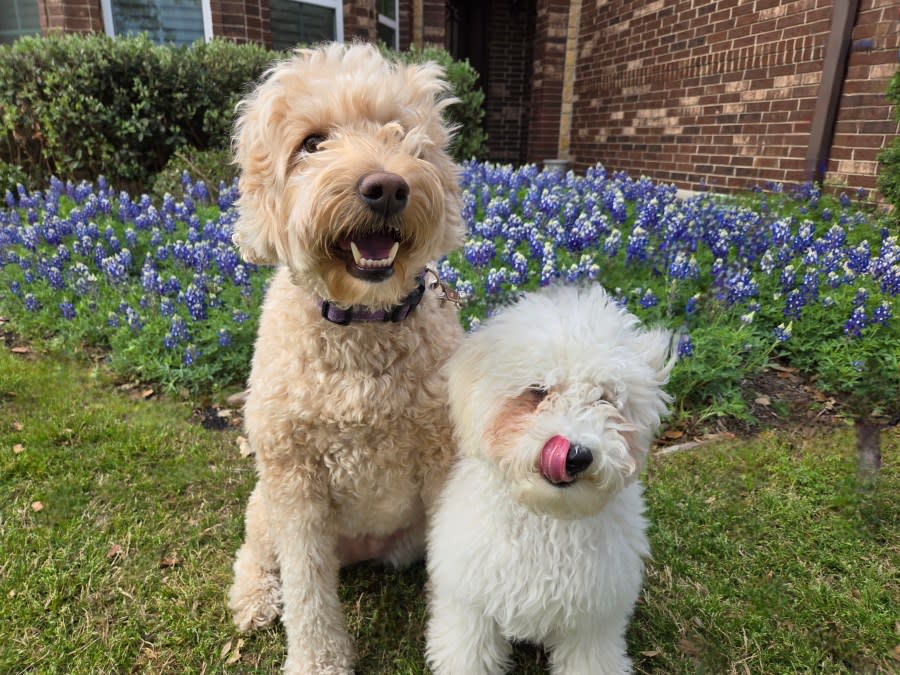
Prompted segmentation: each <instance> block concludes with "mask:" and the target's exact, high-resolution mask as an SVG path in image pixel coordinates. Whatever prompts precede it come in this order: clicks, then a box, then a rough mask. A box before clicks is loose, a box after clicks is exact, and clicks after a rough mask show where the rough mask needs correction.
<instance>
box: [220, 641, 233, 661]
mask: <svg viewBox="0 0 900 675" xmlns="http://www.w3.org/2000/svg"><path fill="white" fill-rule="evenodd" d="M230 651H231V640H229V641H228V642H226V643H225V644H224V645H222V649H221V650H219V658H220V659H224V658H225V657H226V656H227V655H228V652H230Z"/></svg>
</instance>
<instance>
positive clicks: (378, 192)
mask: <svg viewBox="0 0 900 675" xmlns="http://www.w3.org/2000/svg"><path fill="white" fill-rule="evenodd" d="M357 190H358V191H359V196H360V197H362V200H363V201H364V202H365V203H366V205H367V206H368V207H369V208H370V209H372V210H373V211H375V213H377V214H379V215H382V216H384V217H385V218H388V217H390V216H396V215H397V214H398V213H400V212H401V211H402V210H403V209H405V208H406V201H407V199H408V198H409V185H408V184H407V182H406V181H405V180H403V177H402V176H398V175H397V174H395V173H387V172H386V171H376V172H374V173H370V174H366V175H365V176H363V177H362V179H361V180H360V181H359V186H358V187H357Z"/></svg>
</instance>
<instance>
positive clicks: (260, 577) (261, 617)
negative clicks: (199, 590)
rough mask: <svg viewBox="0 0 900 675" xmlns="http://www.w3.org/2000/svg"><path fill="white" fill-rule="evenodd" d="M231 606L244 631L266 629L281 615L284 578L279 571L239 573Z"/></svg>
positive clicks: (232, 612)
mask: <svg viewBox="0 0 900 675" xmlns="http://www.w3.org/2000/svg"><path fill="white" fill-rule="evenodd" d="M228 608H229V609H230V610H231V616H232V619H233V620H234V625H235V626H237V629H238V630H239V631H241V632H244V631H248V630H255V629H257V628H263V627H265V626H268V625H269V624H270V623H272V622H273V621H274V620H275V619H276V618H278V616H279V615H280V614H281V581H280V580H279V578H278V574H277V573H276V572H259V573H258V574H254V575H252V576H247V575H242V576H236V577H235V580H234V584H233V585H232V587H231V591H229V593H228Z"/></svg>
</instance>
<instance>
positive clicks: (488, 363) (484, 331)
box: [427, 286, 673, 675]
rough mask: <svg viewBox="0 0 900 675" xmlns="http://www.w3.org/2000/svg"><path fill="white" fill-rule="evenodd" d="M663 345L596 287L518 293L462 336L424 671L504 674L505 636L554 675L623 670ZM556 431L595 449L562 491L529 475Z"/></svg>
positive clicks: (663, 370) (432, 557)
mask: <svg viewBox="0 0 900 675" xmlns="http://www.w3.org/2000/svg"><path fill="white" fill-rule="evenodd" d="M670 342H671V339H670V336H669V334H668V333H666V332H665V331H663V330H658V329H654V330H644V329H642V328H640V327H639V326H638V321H637V319H636V318H635V317H634V316H633V315H631V314H629V313H628V312H626V311H625V310H623V309H621V308H619V307H617V306H616V305H615V303H614V302H613V301H612V300H611V299H610V298H609V297H608V295H607V294H606V292H605V291H604V290H603V289H602V288H601V287H599V286H594V287H591V288H584V289H576V288H553V289H549V290H547V291H544V292H541V293H536V294H533V295H530V296H526V297H525V298H524V299H522V300H521V301H520V302H519V303H517V304H516V305H514V306H512V307H510V308H507V309H505V310H504V311H502V312H501V313H500V314H499V315H498V316H496V317H494V318H493V319H491V320H489V321H488V322H487V323H486V324H485V325H484V326H483V327H481V328H480V329H479V330H478V331H477V332H475V333H473V334H472V335H470V336H468V337H467V338H466V339H465V340H464V341H463V345H462V346H461V347H460V349H459V350H458V351H457V352H456V354H455V355H454V356H453V357H452V358H451V360H450V362H449V364H448V371H449V391H450V407H451V419H452V421H453V424H454V430H455V433H456V437H457V441H458V444H459V447H460V458H459V459H458V461H457V463H456V464H455V466H454V468H453V469H452V470H451V475H450V478H449V479H448V481H447V484H446V486H445V489H444V492H443V493H442V495H441V496H440V498H439V500H438V507H437V511H436V513H435V515H434V518H433V520H432V521H431V523H430V526H429V533H428V573H429V583H430V603H429V610H430V616H429V621H428V629H427V658H428V663H429V665H430V666H431V668H432V669H433V670H434V672H435V673H437V674H438V675H458V674H460V673H465V674H466V675H478V674H481V673H501V672H505V671H506V670H507V669H508V667H509V655H510V646H509V643H508V640H510V639H515V640H526V641H531V642H536V643H542V644H543V645H544V646H545V647H546V648H547V649H548V650H549V652H550V664H551V668H552V671H553V672H554V673H558V674H560V675H561V674H563V673H564V674H566V675H601V674H606V673H624V672H629V671H630V661H629V659H628V657H627V654H626V650H625V638H624V633H625V628H626V626H627V623H628V619H629V617H630V614H631V612H632V608H633V606H634V603H635V601H636V599H637V597H638V593H639V591H640V586H641V580H642V575H643V559H644V558H645V557H646V556H647V555H648V554H649V544H648V541H647V538H646V534H645V530H646V521H645V519H644V516H643V510H644V505H643V499H642V496H641V486H640V484H639V482H638V481H637V476H638V474H639V472H640V469H641V466H642V464H643V461H644V458H645V456H646V452H647V450H648V447H649V444H650V442H651V440H652V437H653V434H654V431H655V429H656V428H657V426H658V425H659V422H660V417H661V416H662V415H664V414H665V413H666V410H667V404H668V402H669V400H670V399H669V397H668V396H667V395H666V394H665V392H663V390H662V385H663V384H664V383H665V382H666V380H667V378H668V374H669V371H670V369H671V367H672V363H673V361H672V360H671V359H670V358H669V353H670ZM535 392H538V394H537V395H535ZM556 435H560V436H563V437H565V438H566V439H568V440H570V441H571V442H572V443H577V444H580V445H583V446H586V447H588V448H589V449H590V450H591V452H592V455H593V461H592V463H591V465H590V466H589V467H588V468H587V470H585V471H584V473H582V474H579V475H578V477H577V478H576V480H575V481H574V482H573V483H572V484H570V485H568V486H565V487H560V486H557V485H553V484H551V483H550V482H549V481H548V480H547V479H546V478H545V477H544V476H543V475H542V474H541V472H540V456H541V450H542V448H543V447H544V444H545V443H546V442H547V441H548V439H550V438H552V437H553V436H556Z"/></svg>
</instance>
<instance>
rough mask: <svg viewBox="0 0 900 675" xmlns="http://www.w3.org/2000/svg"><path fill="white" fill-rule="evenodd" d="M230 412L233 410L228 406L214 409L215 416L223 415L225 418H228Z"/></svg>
mask: <svg viewBox="0 0 900 675" xmlns="http://www.w3.org/2000/svg"><path fill="white" fill-rule="evenodd" d="M232 412H233V411H232V410H230V409H228V408H222V409H221V410H217V411H216V417H223V418H225V419H228V418H229V417H231V414H232Z"/></svg>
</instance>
